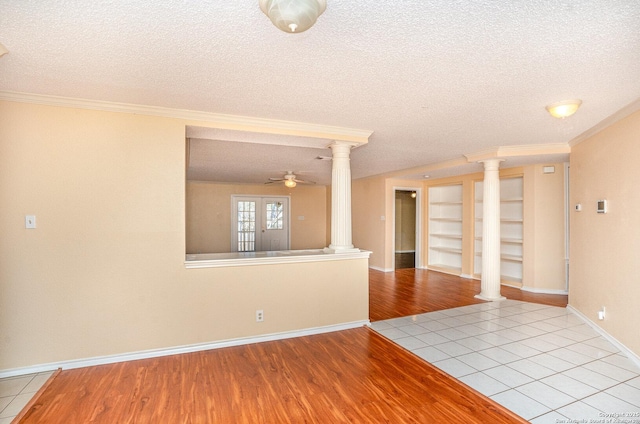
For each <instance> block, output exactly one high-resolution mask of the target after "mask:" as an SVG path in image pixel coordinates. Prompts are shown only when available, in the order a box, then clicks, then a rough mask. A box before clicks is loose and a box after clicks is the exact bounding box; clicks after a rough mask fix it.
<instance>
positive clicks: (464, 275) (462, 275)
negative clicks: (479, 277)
mask: <svg viewBox="0 0 640 424" xmlns="http://www.w3.org/2000/svg"><path fill="white" fill-rule="evenodd" d="M460 278H466V279H467V280H472V279H473V275H471V274H460Z"/></svg>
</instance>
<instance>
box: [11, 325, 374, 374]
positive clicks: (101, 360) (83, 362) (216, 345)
mask: <svg viewBox="0 0 640 424" xmlns="http://www.w3.org/2000/svg"><path fill="white" fill-rule="evenodd" d="M368 325H371V323H370V321H369V320H360V321H352V322H345V323H342V324H333V325H326V326H322V327H312V328H305V329H302V330H293V331H285V332H282V333H272V334H265V335H261V336H252V337H241V338H238V339H229V340H222V341H218V342H208V343H196V344H191V345H184V346H175V347H170V348H162V349H150V350H143V351H139V352H129V353H123V354H119V355H108V356H95V357H92V358H83V359H74V360H70V361H59V362H50V363H47V364H38V365H32V366H28V367H22V368H13V369H7V370H0V378H6V377H15V376H18V375H26V374H34V373H38V372H45V371H53V370H56V369H58V368H62V369H74V368H82V367H92V366H96V365H104V364H113V363H117V362H125V361H135V360H138V359H148V358H157V357H161V356H168V355H179V354H182V353H191V352H199V351H203V350H209V349H220V348H225V347H232V346H242V345H246V344H251V343H262V342H270V341H275V340H284V339H291V338H294V337H304V336H312V335H315V334H323V333H331V332H334V331H342V330H350V329H352V328H359V327H363V326H368Z"/></svg>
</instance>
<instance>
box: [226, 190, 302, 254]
mask: <svg viewBox="0 0 640 424" xmlns="http://www.w3.org/2000/svg"><path fill="white" fill-rule="evenodd" d="M240 199H254V200H256V203H257V204H258V205H259V207H260V208H262V200H263V199H286V201H287V205H286V208H285V210H286V214H287V219H286V231H287V236H286V239H287V249H284V250H290V249H291V196H287V195H284V196H278V195H261V194H232V195H231V216H230V220H231V222H230V227H231V252H237V251H238V220H237V217H238V215H237V209H236V205H237V202H238V200H240ZM234 213H235V216H234ZM261 214H262V212H261ZM261 221H262V217H261ZM256 225H258V224H257V223H256ZM258 240H260V243H261V242H262V232H261V231H259V230H258V229H256V240H255V243H256V247H257V246H258ZM255 252H260V250H255Z"/></svg>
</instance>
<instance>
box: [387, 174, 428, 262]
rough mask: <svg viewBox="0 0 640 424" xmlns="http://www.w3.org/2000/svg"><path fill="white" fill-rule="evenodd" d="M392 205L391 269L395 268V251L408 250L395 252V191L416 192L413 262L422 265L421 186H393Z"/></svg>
mask: <svg viewBox="0 0 640 424" xmlns="http://www.w3.org/2000/svg"><path fill="white" fill-rule="evenodd" d="M392 190H393V206H392V209H393V210H392V213H391V216H392V217H393V220H392V221H393V222H392V223H391V225H392V227H393V235H394V237H393V242H392V246H391V249H392V252H393V255H392V256H391V261H392V263H393V270H395V269H396V258H395V256H394V255H395V254H396V253H403V252H410V251H400V252H396V237H395V228H396V201H395V198H396V192H397V191H415V193H416V199H415V200H416V222H415V232H416V233H415V254H416V257H415V263H414V268H420V267H422V214H423V212H422V187H408V186H393V189H392Z"/></svg>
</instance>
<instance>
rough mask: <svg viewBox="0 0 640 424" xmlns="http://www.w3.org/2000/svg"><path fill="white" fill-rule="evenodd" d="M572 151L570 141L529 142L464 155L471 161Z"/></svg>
mask: <svg viewBox="0 0 640 424" xmlns="http://www.w3.org/2000/svg"><path fill="white" fill-rule="evenodd" d="M567 153H571V147H570V146H569V144H568V143H549V144H528V145H517V146H497V147H492V148H489V149H486V150H481V151H479V152H475V153H468V154H465V155H464V156H465V157H466V158H467V161H469V162H481V161H485V160H491V159H496V158H511V157H518V156H532V155H557V154H567Z"/></svg>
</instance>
